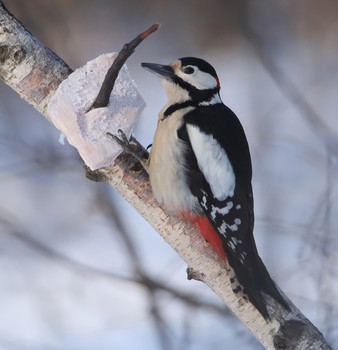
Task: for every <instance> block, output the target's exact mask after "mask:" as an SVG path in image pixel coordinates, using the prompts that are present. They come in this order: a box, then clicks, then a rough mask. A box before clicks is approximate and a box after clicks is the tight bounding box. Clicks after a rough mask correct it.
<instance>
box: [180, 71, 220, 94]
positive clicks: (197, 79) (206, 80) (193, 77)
mask: <svg viewBox="0 0 338 350" xmlns="http://www.w3.org/2000/svg"><path fill="white" fill-rule="evenodd" d="M191 67H193V68H194V69H195V72H194V73H193V74H185V73H183V72H182V71H181V70H178V71H177V72H176V75H177V76H179V77H180V78H182V79H183V80H184V81H186V82H187V83H189V84H190V85H192V86H195V87H196V88H197V89H199V90H206V89H215V88H216V87H217V80H216V79H215V78H214V77H213V76H212V75H210V74H209V73H206V72H202V71H200V70H199V69H198V68H197V67H196V66H191Z"/></svg>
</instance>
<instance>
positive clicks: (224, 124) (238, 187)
mask: <svg viewBox="0 0 338 350" xmlns="http://www.w3.org/2000/svg"><path fill="white" fill-rule="evenodd" d="M184 119H185V123H184V124H183V126H182V127H181V129H179V131H178V137H179V138H180V139H181V140H183V141H184V142H185V143H186V145H187V150H186V154H185V157H186V159H185V161H186V176H187V180H188V183H189V187H190V190H191V192H192V193H193V195H194V196H196V197H197V198H198V200H199V203H200V205H201V208H202V210H203V211H204V213H205V215H206V216H207V217H208V219H209V221H210V223H211V224H212V225H213V227H214V228H215V230H216V232H217V234H218V235H219V237H220V238H221V240H222V243H223V249H224V251H225V253H226V255H227V258H228V262H229V265H230V267H231V268H232V269H233V270H234V272H235V277H233V278H231V282H232V284H233V286H236V287H233V290H234V292H235V293H237V292H240V291H241V292H243V293H244V295H245V296H246V297H247V298H248V299H249V300H250V302H251V303H252V304H253V305H254V306H255V307H256V308H257V309H258V311H259V312H260V313H261V314H262V316H263V317H264V318H266V319H267V318H269V314H268V312H267V309H266V306H265V302H264V299H263V297H262V294H261V291H264V292H265V293H267V294H269V295H270V296H271V297H273V298H274V299H275V300H276V301H277V302H279V303H280V304H281V305H283V306H284V307H285V308H287V309H288V306H287V304H286V303H285V301H284V299H283V298H282V296H281V295H280V293H279V292H278V290H277V288H276V286H275V284H274V282H273V281H272V279H271V277H270V275H269V273H268V271H267V269H266V268H265V266H264V264H263V262H262V260H261V259H260V257H259V255H258V252H257V248H256V244H255V241H254V237H253V227H254V212H253V196H252V187H251V178H252V167H251V158H250V152H249V147H248V143H247V140H246V137H245V134H244V130H243V128H242V125H241V124H240V122H239V120H238V118H237V117H236V115H235V114H234V113H233V112H232V111H231V110H230V109H229V108H227V107H226V106H225V105H223V104H217V105H213V106H208V107H200V108H198V109H195V110H194V111H193V112H190V113H188V114H187V115H186V116H185V117H184ZM192 129H193V130H195V131H194V132H196V130H203V133H202V132H201V135H205V134H206V135H208V136H212V139H211V138H210V137H209V140H210V139H211V140H212V141H213V142H214V143H216V145H218V146H219V147H218V148H217V151H218V152H217V153H219V152H223V150H224V151H225V154H226V156H227V158H228V160H229V162H230V164H231V167H232V170H233V175H234V190H233V191H232V192H231V193H229V195H228V196H226V197H225V198H216V196H215V193H214V192H222V191H218V190H217V189H216V190H215V186H212V184H210V181H215V183H219V181H218V180H219V179H218V178H216V177H217V176H218V177H219V175H217V171H215V178H213V175H210V174H206V172H208V171H209V172H211V173H212V171H213V170H212V167H213V166H214V167H215V169H217V164H214V165H213V162H215V163H216V162H217V161H219V158H217V157H216V156H215V158H214V159H213V155H211V154H208V153H207V151H206V154H203V155H201V154H200V153H199V152H198V151H197V147H196V145H195V144H194V142H196V140H195V139H194V138H193V137H192V133H191V132H190V131H191V130H192ZM203 137H204V136H201V139H200V141H201V140H202V141H203ZM199 147H200V148H201V145H199ZM216 147H217V146H216ZM194 149H195V151H194ZM206 149H207V147H206ZM204 157H208V164H207V165H205V166H203V164H201V162H202V161H203V160H202V159H203V158H204ZM206 167H210V169H209V170H208V169H207V170H206ZM206 178H208V180H209V182H208V181H207V180H206ZM227 186H229V184H227ZM212 188H213V190H214V191H212ZM218 197H220V196H218ZM223 197H224V196H223ZM236 279H237V281H236Z"/></svg>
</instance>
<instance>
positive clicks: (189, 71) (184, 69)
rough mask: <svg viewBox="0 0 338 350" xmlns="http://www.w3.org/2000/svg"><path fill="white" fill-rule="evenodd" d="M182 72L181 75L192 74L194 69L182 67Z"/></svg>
mask: <svg viewBox="0 0 338 350" xmlns="http://www.w3.org/2000/svg"><path fill="white" fill-rule="evenodd" d="M182 71H183V73H185V74H192V73H194V72H195V69H194V68H193V67H191V66H187V67H184V68H183V69H182Z"/></svg>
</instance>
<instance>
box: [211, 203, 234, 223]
mask: <svg viewBox="0 0 338 350" xmlns="http://www.w3.org/2000/svg"><path fill="white" fill-rule="evenodd" d="M233 205H234V204H233V203H232V202H227V204H226V206H225V207H223V208H218V207H215V206H214V205H212V206H211V212H210V215H211V218H212V219H213V220H215V219H216V214H220V215H226V214H228V213H229V211H230V209H231V208H232V207H233Z"/></svg>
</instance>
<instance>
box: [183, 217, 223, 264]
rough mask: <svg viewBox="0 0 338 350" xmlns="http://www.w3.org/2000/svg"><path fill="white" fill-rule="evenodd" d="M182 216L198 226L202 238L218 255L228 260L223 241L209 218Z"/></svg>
mask: <svg viewBox="0 0 338 350" xmlns="http://www.w3.org/2000/svg"><path fill="white" fill-rule="evenodd" d="M180 216H181V217H182V218H183V219H185V220H187V221H189V222H191V223H192V224H196V225H197V227H198V229H199V231H200V232H201V234H202V236H203V237H204V238H205V239H206V241H208V242H209V243H210V244H211V245H212V247H213V248H214V249H215V250H216V252H217V254H218V255H219V256H220V257H221V258H222V259H224V260H226V255H225V252H224V249H223V244H222V240H221V239H220V237H219V236H218V234H217V233H216V231H215V229H214V227H213V226H212V225H211V223H210V221H209V220H208V218H207V217H206V216H204V215H193V214H190V213H181V214H180Z"/></svg>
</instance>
